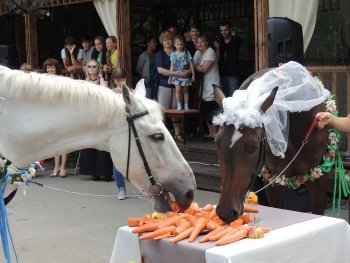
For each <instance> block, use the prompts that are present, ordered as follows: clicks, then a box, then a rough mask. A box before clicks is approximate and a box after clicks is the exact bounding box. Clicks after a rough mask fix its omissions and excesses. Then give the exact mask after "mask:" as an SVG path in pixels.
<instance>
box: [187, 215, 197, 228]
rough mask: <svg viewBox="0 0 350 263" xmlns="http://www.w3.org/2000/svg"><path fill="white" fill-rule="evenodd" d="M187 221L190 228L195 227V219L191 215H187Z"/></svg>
mask: <svg viewBox="0 0 350 263" xmlns="http://www.w3.org/2000/svg"><path fill="white" fill-rule="evenodd" d="M187 221H188V222H190V223H191V226H195V225H196V219H195V217H194V216H192V215H188V216H187Z"/></svg>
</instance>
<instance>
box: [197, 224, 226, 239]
mask: <svg viewBox="0 0 350 263" xmlns="http://www.w3.org/2000/svg"><path fill="white" fill-rule="evenodd" d="M223 229H224V228H223V227H221V226H217V228H215V229H214V230H212V231H210V232H209V233H208V234H206V235H205V236H203V237H202V238H201V239H199V243H204V242H208V241H209V238H210V237H211V236H213V235H216V234H217V233H219V232H220V231H221V230H223Z"/></svg>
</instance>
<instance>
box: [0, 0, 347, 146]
mask: <svg viewBox="0 0 350 263" xmlns="http://www.w3.org/2000/svg"><path fill="white" fill-rule="evenodd" d="M96 1H97V0H96ZM106 1H108V0H106ZM341 1H342V0H334V1H331V0H320V4H319V5H320V6H319V9H322V11H323V12H324V13H327V12H332V11H334V10H339V8H341V7H340V4H339V3H340V2H341ZM9 2H10V1H5V2H4V1H3V2H2V4H0V19H1V17H2V16H8V15H11V16H12V15H14V33H13V35H14V37H13V38H14V45H15V46H16V49H17V51H18V56H19V59H20V61H21V62H28V63H30V64H31V65H32V66H33V67H34V68H38V67H39V66H40V64H41V52H42V51H41V50H39V48H38V47H39V46H40V45H43V44H42V43H41V42H42V40H43V39H44V38H45V36H42V35H41V29H40V26H41V24H42V22H43V20H40V16H45V10H49V11H50V10H51V11H53V10H58V9H59V8H61V9H64V8H67V7H70V6H72V5H74V6H76V8H77V9H78V8H79V9H81V10H82V12H81V13H80V12H79V14H78V15H79V16H80V18H81V19H82V20H83V21H84V23H86V29H85V30H86V32H88V33H89V31H91V32H96V31H98V29H96V28H95V29H94V27H97V25H96V24H101V22H100V21H98V23H97V22H96V21H97V20H98V18H96V11H95V10H93V8H94V7H93V0H40V1H39V0H38V1H28V0H17V1H15V2H16V3H17V4H18V6H14V5H13V4H12V5H10V4H9ZM268 4H269V1H268V0H187V1H185V0H174V1H171V2H170V1H165V0H153V1H147V0H115V10H116V14H117V15H116V24H117V30H116V35H118V49H119V50H120V52H121V56H122V59H121V61H122V63H123V67H124V68H125V69H126V70H127V72H128V79H132V75H133V66H135V61H134V60H135V59H134V58H135V54H138V53H139V50H137V48H138V47H139V43H141V42H142V41H141V40H140V39H139V40H138V38H140V36H141V37H142V36H143V35H142V34H144V32H145V31H147V32H151V33H153V34H154V35H157V34H159V32H160V31H161V30H163V29H165V28H166V26H167V25H170V24H169V23H174V22H175V23H176V25H177V26H178V28H179V29H180V30H181V31H183V30H184V29H185V26H186V25H188V24H189V23H190V22H197V23H198V22H199V23H200V24H201V25H202V30H203V31H204V33H206V34H208V33H209V34H210V33H212V34H215V29H214V28H213V25H214V24H215V25H216V26H217V24H218V22H219V21H220V20H222V19H227V20H231V21H234V22H235V25H238V28H237V30H238V32H239V34H240V35H242V36H243V37H242V38H243V52H242V53H243V55H242V61H243V63H242V70H243V72H244V74H245V76H244V77H247V76H248V75H250V74H251V73H253V72H255V71H257V70H260V69H264V68H266V67H267V66H268V32H267V19H268V17H269V11H268V10H269V5H268ZM64 11H65V10H63V11H62V12H61V13H58V12H56V14H57V15H63V14H64ZM43 12H44V13H43ZM140 14H142V15H140ZM67 23H68V22H67ZM63 26H64V27H65V26H66V25H63ZM68 26H70V27H74V25H68ZM62 32H68V31H67V30H66V31H64V30H62ZM81 33H85V32H81ZM64 37H65V36H64ZM60 41H61V42H63V39H61V40H60ZM0 44H1V43H0ZM45 44H47V43H45ZM45 44H44V45H45ZM60 44H61V43H60ZM139 48H141V47H139ZM135 50H136V51H135ZM344 52H345V51H344ZM346 52H348V51H346ZM310 64H311V65H312V66H309V69H310V70H311V71H312V72H313V73H315V74H316V75H318V76H319V77H320V78H321V80H323V81H324V82H325V84H326V86H327V87H329V89H330V90H331V91H332V92H333V93H335V94H336V95H337V96H336V99H337V104H338V107H339V109H340V114H341V115H346V114H347V113H348V112H350V91H349V88H350V68H349V66H347V65H344V63H343V65H341V66H339V65H333V64H332V65H327V64H326V65H325V64H322V65H317V64H316V65H315V64H312V63H310ZM306 66H308V64H306ZM348 141H350V135H346V136H344V138H343V140H342V144H343V147H342V150H344V151H349V150H350V146H349V145H348V143H347V142H348Z"/></svg>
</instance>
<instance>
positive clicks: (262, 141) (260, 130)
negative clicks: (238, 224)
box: [215, 70, 328, 223]
mask: <svg viewBox="0 0 350 263" xmlns="http://www.w3.org/2000/svg"><path fill="white" fill-rule="evenodd" d="M267 71H268V70H264V71H262V72H257V73H255V74H253V75H252V76H251V77H250V78H249V79H247V80H246V81H245V82H244V83H243V84H242V85H241V87H240V89H246V88H247V87H248V85H249V84H250V83H251V82H252V81H253V80H255V79H257V78H259V77H260V76H262V75H263V74H264V73H266V72H267ZM215 89H216V92H219V91H218V87H216V88H215ZM277 91H278V88H277V87H276V88H274V89H273V90H272V91H271V93H270V95H269V96H268V97H267V98H266V99H265V100H264V101H263V103H262V104H261V106H260V111H261V112H262V113H263V114H262V115H264V114H265V113H266V111H267V110H268V109H269V108H270V106H271V105H272V104H273V103H274V100H275V96H276V93H277ZM222 96H223V95H222V94H221V95H220V92H219V95H217V96H216V99H217V100H218V99H219V98H220V97H222ZM325 110H326V108H325V106H324V105H323V103H321V104H319V105H317V106H314V107H313V108H311V110H309V111H304V112H298V113H289V137H288V146H287V150H286V152H285V157H284V158H281V157H277V156H275V155H274V154H273V153H272V152H271V149H270V147H269V144H268V143H267V142H266V136H265V128H264V126H262V127H253V128H251V127H247V126H240V127H239V129H236V127H235V125H228V124H227V123H225V124H223V125H221V126H220V127H219V131H218V134H217V136H216V138H215V142H216V144H217V147H218V151H219V160H220V165H221V195H220V200H219V203H218V205H217V208H216V211H217V214H218V215H219V217H220V218H221V219H222V220H224V221H225V222H227V223H229V222H231V221H233V220H234V219H236V218H237V217H238V216H239V215H241V214H242V213H243V202H244V200H245V197H246V194H247V192H248V191H249V190H251V189H252V186H253V183H254V181H255V179H256V176H257V174H258V173H259V171H260V170H261V169H262V166H263V165H264V164H265V166H266V167H267V168H268V169H269V170H270V171H271V172H272V173H274V174H278V173H279V172H280V171H282V170H283V169H285V168H286V167H288V168H287V169H286V170H285V171H284V173H283V174H284V175H285V176H286V177H290V176H294V175H304V174H305V173H306V172H307V171H308V170H309V169H312V168H314V167H316V166H317V165H318V164H319V163H320V162H321V158H322V155H323V154H324V153H325V152H326V149H327V148H326V147H327V141H328V133H327V129H318V128H314V129H313V130H312V132H311V134H310V136H309V139H308V142H307V143H306V144H305V145H304V147H303V149H302V150H301V151H300V153H299V154H298V155H297V156H296V154H297V152H298V150H299V149H300V147H301V145H302V141H303V140H304V138H305V136H306V134H307V133H308V131H309V129H310V125H311V123H312V122H313V119H314V116H315V115H316V113H317V112H320V111H325ZM238 134H239V136H238ZM295 156H296V158H295V160H294V161H293V162H292V163H291V164H290V165H289V166H288V163H289V162H290V160H292V159H293V158H294V157H295ZM305 186H306V188H307V190H308V191H309V193H310V201H311V209H312V212H313V213H316V214H323V213H324V208H325V204H326V187H327V176H326V175H323V176H321V177H320V178H319V179H318V180H315V181H314V182H307V183H306V184H305ZM284 189H285V188H284V186H281V185H273V186H268V187H267V188H266V189H265V193H266V196H267V200H268V202H269V205H270V206H272V207H277V208H282V204H283V200H282V199H283V198H282V196H283V195H282V193H283V192H282V191H283V190H284Z"/></svg>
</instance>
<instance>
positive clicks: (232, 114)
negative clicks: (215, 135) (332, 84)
mask: <svg viewBox="0 0 350 263" xmlns="http://www.w3.org/2000/svg"><path fill="white" fill-rule="evenodd" d="M275 87H278V91H277V94H276V97H275V100H274V103H273V105H272V106H271V107H270V108H269V109H268V110H267V111H266V113H262V112H261V111H260V107H261V104H262V103H263V102H264V101H265V99H266V98H267V97H268V96H269V94H270V93H271V91H272V89H273V88H275ZM329 94H330V93H329V91H328V90H326V89H325V88H324V87H323V85H322V83H321V82H320V81H318V80H317V79H315V78H314V77H312V76H311V75H310V73H309V72H308V71H307V69H306V68H305V67H303V66H302V65H300V64H298V63H296V62H294V61H291V62H288V63H286V64H284V65H282V66H281V67H278V68H276V69H274V70H271V71H269V72H267V73H265V74H264V75H263V76H262V77H261V78H258V79H256V80H254V81H253V82H252V83H251V84H250V85H249V87H248V88H247V89H246V90H236V91H235V92H234V93H233V95H232V97H229V98H225V99H224V100H223V110H224V112H223V113H221V114H219V115H217V116H215V117H214V118H213V123H214V124H216V125H223V124H227V125H234V126H235V128H236V129H239V128H240V127H241V126H246V127H250V128H256V127H262V125H264V127H265V130H266V136H267V140H268V142H269V145H270V148H271V151H272V153H273V154H274V155H276V156H281V157H284V152H285V151H286V149H287V144H288V143H287V142H288V131H289V126H288V112H302V111H308V110H310V109H311V108H312V107H314V106H316V105H318V104H320V103H322V102H323V101H324V100H326V99H327V97H328V96H329Z"/></svg>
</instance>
